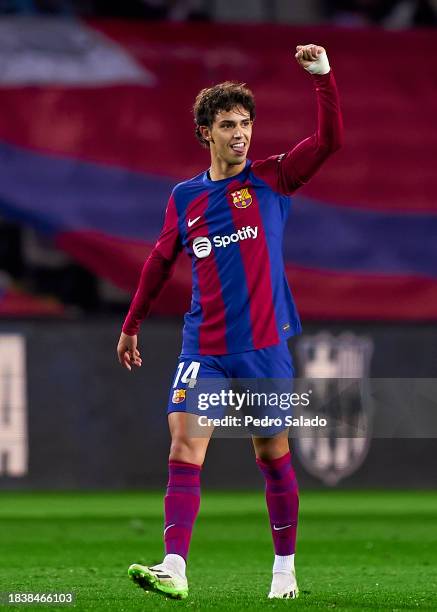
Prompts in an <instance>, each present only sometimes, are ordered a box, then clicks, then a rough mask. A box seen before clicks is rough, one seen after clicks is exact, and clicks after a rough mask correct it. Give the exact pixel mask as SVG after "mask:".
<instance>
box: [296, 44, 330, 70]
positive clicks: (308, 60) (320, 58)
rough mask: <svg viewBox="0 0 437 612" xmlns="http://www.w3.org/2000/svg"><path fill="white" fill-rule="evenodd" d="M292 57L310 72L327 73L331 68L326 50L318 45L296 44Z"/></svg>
mask: <svg viewBox="0 0 437 612" xmlns="http://www.w3.org/2000/svg"><path fill="white" fill-rule="evenodd" d="M294 57H295V58H296V60H297V62H298V64H300V65H301V66H302V68H304V69H305V70H306V71H307V72H309V73H310V74H327V73H328V72H329V71H330V69H331V68H330V66H329V61H328V56H327V55H326V51H325V49H324V48H323V47H319V45H297V47H296V54H295V56H294Z"/></svg>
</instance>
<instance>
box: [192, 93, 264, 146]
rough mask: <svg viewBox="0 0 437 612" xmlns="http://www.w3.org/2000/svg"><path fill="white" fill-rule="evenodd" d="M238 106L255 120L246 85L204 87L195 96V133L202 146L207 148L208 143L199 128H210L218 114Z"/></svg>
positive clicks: (253, 108)
mask: <svg viewBox="0 0 437 612" xmlns="http://www.w3.org/2000/svg"><path fill="white" fill-rule="evenodd" d="M238 106H240V107H242V108H244V110H246V111H248V112H249V113H250V118H251V120H252V121H253V120H254V119H255V98H254V95H253V93H252V92H251V90H250V89H249V88H248V87H246V83H238V82H236V81H225V82H224V83H219V84H218V85H214V86H213V87H206V88H205V89H202V91H200V92H199V93H198V94H197V97H196V100H195V102H194V106H193V114H194V123H195V126H196V127H195V132H196V137H197V139H198V140H199V142H200V143H201V144H202V145H203V146H205V147H209V142H208V141H207V140H205V138H204V137H203V136H202V134H201V131H200V126H207V127H209V128H210V127H211V126H212V124H213V122H214V119H215V116H216V115H217V113H218V112H220V111H230V110H232V109H233V108H235V107H238Z"/></svg>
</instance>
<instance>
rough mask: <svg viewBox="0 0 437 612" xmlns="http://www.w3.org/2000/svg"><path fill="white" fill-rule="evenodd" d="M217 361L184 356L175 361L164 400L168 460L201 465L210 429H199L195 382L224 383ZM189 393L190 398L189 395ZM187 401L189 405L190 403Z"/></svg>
mask: <svg viewBox="0 0 437 612" xmlns="http://www.w3.org/2000/svg"><path fill="white" fill-rule="evenodd" d="M224 377H225V372H224V371H223V369H222V367H221V364H220V360H219V359H217V358H215V357H210V356H204V355H186V356H181V357H180V358H179V360H178V365H177V367H176V372H175V375H174V377H173V382H172V386H171V389H170V394H169V399H168V407H167V413H168V423H169V428H170V434H171V439H172V442H171V447H170V459H171V460H175V461H185V462H187V463H195V464H199V465H201V464H202V463H203V460H204V458H205V454H206V450H207V448H208V443H209V440H210V438H211V435H212V432H213V429H214V428H213V427H212V426H209V425H206V426H205V425H202V426H199V415H200V414H202V413H201V412H199V410H198V408H197V403H196V397H197V392H196V386H197V384H201V383H200V382H199V381H203V382H205V381H210V380H214V381H217V384H219V385H220V381H221V380H222V379H224ZM190 391H192V395H191V396H190V395H189V393H190ZM190 398H191V401H190Z"/></svg>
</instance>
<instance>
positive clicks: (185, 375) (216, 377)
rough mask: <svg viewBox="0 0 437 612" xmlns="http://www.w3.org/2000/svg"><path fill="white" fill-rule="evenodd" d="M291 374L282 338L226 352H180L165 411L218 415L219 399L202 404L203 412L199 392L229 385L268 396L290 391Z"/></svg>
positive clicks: (274, 412) (261, 411)
mask: <svg viewBox="0 0 437 612" xmlns="http://www.w3.org/2000/svg"><path fill="white" fill-rule="evenodd" d="M293 378H294V367H293V362H292V358H291V354H290V351H289V349H288V345H287V341H286V340H283V341H282V342H281V343H280V344H276V345H274V346H269V347H267V348H263V349H258V350H253V351H244V352H242V353H233V354H230V355H181V356H180V357H179V360H178V365H177V368H176V372H175V375H174V377H173V382H172V386H171V389H170V394H169V399H168V408H167V413H171V412H190V413H193V414H198V415H200V414H207V415H208V416H210V417H214V418H216V417H222V416H223V415H224V414H225V412H226V411H225V409H224V408H223V405H222V403H221V402H220V401H218V402H216V404H215V406H208V409H206V408H204V409H205V412H202V410H203V409H202V408H201V409H200V410H199V409H198V406H199V404H198V403H197V402H198V399H197V398H198V397H201V393H204V392H207V393H208V394H213V393H216V394H220V392H221V391H222V390H224V391H227V390H228V389H230V388H231V387H232V388H233V389H236V391H238V389H240V390H243V388H244V391H246V392H249V391H250V392H252V391H253V392H267V393H268V395H269V397H270V396H271V394H272V393H276V395H278V396H279V395H281V394H282V395H284V392H286V393H287V392H288V393H290V392H291V390H292V380H293ZM248 379H251V380H250V381H249V380H248ZM253 379H255V380H253ZM196 393H197V396H196ZM286 393H285V395H286ZM190 394H191V395H190ZM192 398H193V399H192ZM194 399H195V401H194ZM245 410H246V412H247V411H249V413H250V414H253V415H254V417H257V418H261V417H262V416H265V415H267V414H268V415H270V416H271V417H274V416H282V415H283V410H282V409H281V410H280V409H279V408H278V407H277V406H274V405H272V406H270V405H269V406H266V405H263V406H262V407H259V406H252V407H251V408H248V407H247V406H246V407H245ZM243 411H244V409H243ZM288 413H289V412H288ZM280 429H283V428H282V427H281V428H280ZM275 431H276V430H275Z"/></svg>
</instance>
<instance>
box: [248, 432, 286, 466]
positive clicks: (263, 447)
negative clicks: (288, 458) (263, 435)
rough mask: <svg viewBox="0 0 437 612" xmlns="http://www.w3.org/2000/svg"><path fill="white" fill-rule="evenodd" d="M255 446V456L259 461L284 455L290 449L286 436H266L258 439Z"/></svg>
mask: <svg viewBox="0 0 437 612" xmlns="http://www.w3.org/2000/svg"><path fill="white" fill-rule="evenodd" d="M255 448H256V456H257V457H258V459H261V461H273V460H274V459H279V458H280V457H282V456H284V455H286V454H287V453H288V452H289V451H290V447H289V445H288V438H283V437H278V438H267V439H265V440H262V442H261V441H260V440H259V439H258V441H257V444H256V446H255Z"/></svg>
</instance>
